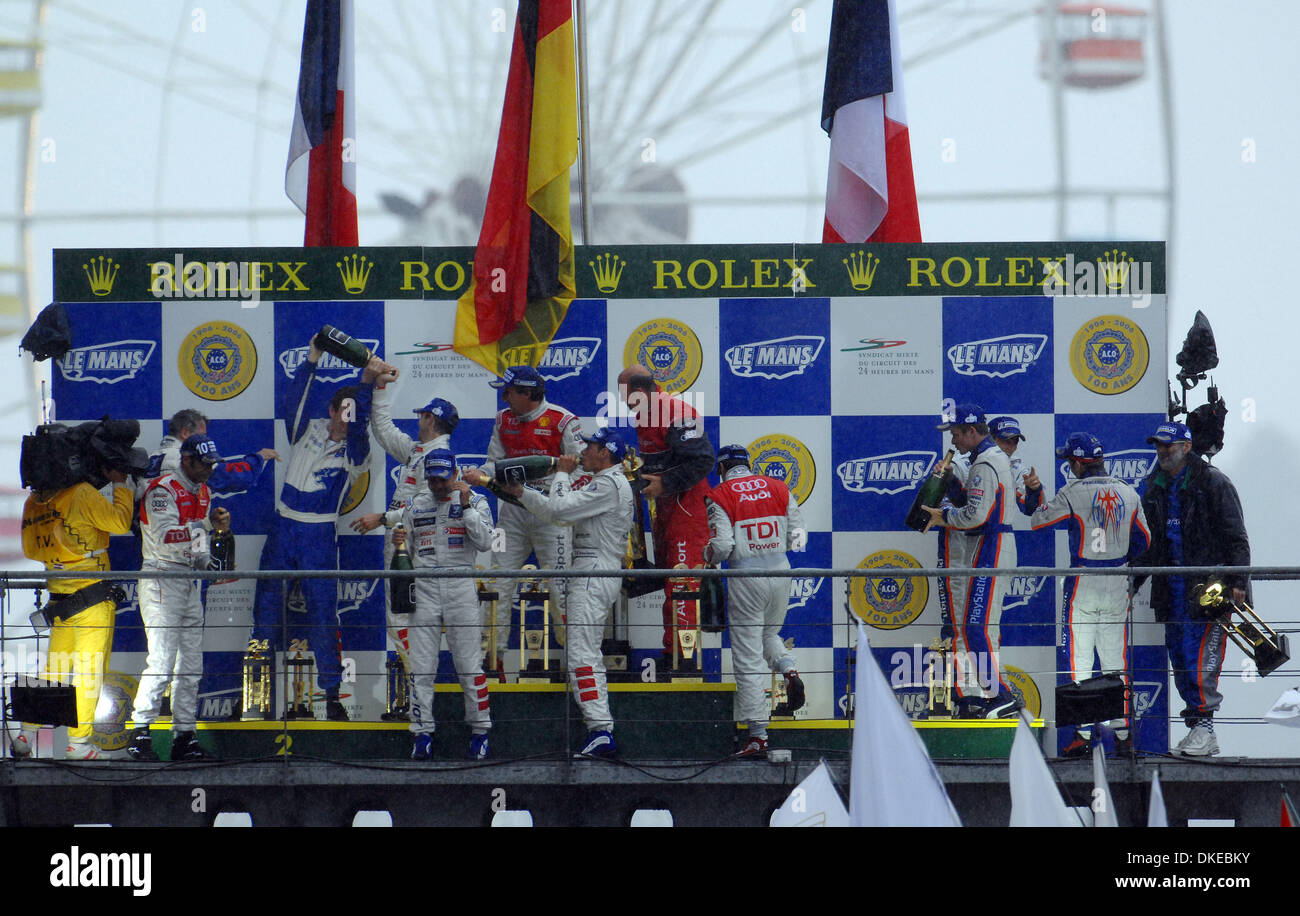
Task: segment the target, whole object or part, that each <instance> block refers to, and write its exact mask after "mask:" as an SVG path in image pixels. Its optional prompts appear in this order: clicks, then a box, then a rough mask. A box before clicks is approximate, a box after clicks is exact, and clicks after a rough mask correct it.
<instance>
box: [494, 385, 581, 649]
mask: <svg viewBox="0 0 1300 916" xmlns="http://www.w3.org/2000/svg"><path fill="white" fill-rule="evenodd" d="M488 384H489V385H491V386H492V387H493V388H497V389H499V390H500V391H501V397H502V398H503V399H504V400H505V402H506V408H505V409H504V410H502V411H500V412H499V413H498V414H497V419H496V425H495V426H494V427H493V428H492V441H491V442H490V443H488V449H487V461H486V462H485V463H484V465H483V467H482V468H481V470H482V472H483V473H484V474H485V475H486V477H478V476H477V475H474V474H471V476H470V478H469V479H470V481H471V482H472V483H474V484H476V485H479V486H486V485H487V482H488V478H490V477H491V476H492V474H493V472H494V470H495V468H496V462H498V461H500V460H501V459H503V458H521V457H523V456H524V455H549V456H551V457H553V458H558V457H559V456H561V455H572V456H574V457H576V456H577V455H578V453H579V452H581V451H582V428H581V424H580V423H579V422H578V418H577V417H575V416H574V415H573V414H572V413H570V412H569V411H567V410H565V409H564V408H563V407H559V406H557V405H555V404H552V403H551V402H549V401H547V400H546V380H545V379H543V378H542V376H541V373H539V372H538V371H537V370H536V369H534V368H533V367H532V366H510V367H509V368H507V369H506V371H505V375H503V376H502V377H501V378H499V379H496V380H494V381H491V382H489V383H488ZM551 480H552V478H550V477H546V478H542V479H539V480H534V481H531V482H530V484H529V486H530V487H536V488H537V491H538V492H539V493H545V492H546V491H547V490H548V489H549V488H550V485H551ZM497 525H498V526H499V527H500V528H501V531H502V539H501V546H503V547H504V548H505V549H504V550H500V551H496V552H494V553H493V554H492V566H493V568H496V569H521V568H523V565H524V561H525V560H527V559H528V554H529V553H536V554H537V565H538V567H540V568H541V569H565V568H567V567H568V566H569V565H570V553H571V551H572V544H571V542H570V541H571V535H572V532H571V531H570V529H569V528H568V527H566V526H564V525H555V524H552V523H550V522H547V521H544V520H542V519H540V518H538V517H537V516H535V515H533V514H531V513H529V512H528V511H527V510H525V509H523V508H521V507H519V506H515V505H511V504H510V503H509V502H505V501H503V502H502V504H501V505H500V506H499V507H498V510H497ZM568 582H569V580H567V579H556V580H554V581H553V582H551V587H550V591H551V629H552V631H553V632H554V633H555V640H556V642H558V643H559V644H560V645H564V642H565V633H564V629H565V628H564V620H565V591H566V590H567V588H568ZM516 585H518V580H517V579H498V580H497V581H496V582H495V583H494V586H493V587H494V590H495V591H496V593H497V595H498V596H499V597H498V598H497V601H496V604H495V614H496V623H497V651H498V652H504V651H505V645H506V637H507V636H508V635H509V630H510V607H511V604H512V596H513V595H514V591H515V586H516ZM492 607H493V605H489V608H492ZM489 613H491V611H489ZM492 623H493V621H491V620H487V621H485V623H484V631H483V648H484V650H485V651H486V649H487V648H488V641H489V635H488V634H489V630H490V627H491V626H492Z"/></svg>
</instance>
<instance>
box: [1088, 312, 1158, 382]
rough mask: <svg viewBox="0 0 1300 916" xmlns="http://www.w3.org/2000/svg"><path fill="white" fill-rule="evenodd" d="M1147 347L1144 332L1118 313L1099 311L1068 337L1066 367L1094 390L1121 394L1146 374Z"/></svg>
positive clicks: (1147, 361)
mask: <svg viewBox="0 0 1300 916" xmlns="http://www.w3.org/2000/svg"><path fill="white" fill-rule="evenodd" d="M1149 362H1150V348H1149V347H1148V345H1147V338H1146V335H1145V334H1143V333H1142V329H1141V328H1140V327H1138V326H1137V324H1135V323H1134V322H1132V321H1130V320H1128V319H1127V318H1125V317H1124V316H1122V315H1099V316H1097V317H1096V318H1093V319H1092V320H1091V321H1089V322H1087V323H1086V324H1084V325H1083V327H1081V328H1079V330H1078V331H1076V332H1075V334H1074V339H1073V340H1072V341H1070V371H1071V372H1073V373H1074V377H1075V379H1077V380H1078V382H1079V384H1080V385H1082V386H1083V387H1084V388H1087V389H1088V390H1089V391H1092V392H1094V393H1096V394H1105V395H1111V394H1123V393H1124V392H1125V391H1128V390H1129V389H1130V388H1132V387H1133V386H1134V385H1136V384H1137V383H1138V382H1140V381H1142V376H1144V375H1146V372H1147V364H1148V363H1149Z"/></svg>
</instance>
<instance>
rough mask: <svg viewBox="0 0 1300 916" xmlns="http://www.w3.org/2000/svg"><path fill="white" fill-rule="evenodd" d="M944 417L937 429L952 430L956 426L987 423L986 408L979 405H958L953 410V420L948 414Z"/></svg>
mask: <svg viewBox="0 0 1300 916" xmlns="http://www.w3.org/2000/svg"><path fill="white" fill-rule="evenodd" d="M943 416H944V419H943V422H942V423H940V424H939V425H938V426H936V427H935V429H952V428H953V427H954V426H960V425H966V424H972V423H983V422H985V420H984V408H983V407H981V406H979V405H978V404H958V405H957V406H956V407H955V408H953V412H952V417H951V418H949V416H948V415H947V414H946V413H945V414H944V415H943Z"/></svg>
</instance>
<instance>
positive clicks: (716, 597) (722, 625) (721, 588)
mask: <svg viewBox="0 0 1300 916" xmlns="http://www.w3.org/2000/svg"><path fill="white" fill-rule="evenodd" d="M706 568H707V569H717V568H718V567H716V566H709V567H706ZM725 582H726V580H725V579H723V578H721V577H718V578H713V577H709V578H701V579H700V629H701V630H703V631H704V632H705V633H721V632H722V631H723V630H725V629H726V628H727V589H726V584H725Z"/></svg>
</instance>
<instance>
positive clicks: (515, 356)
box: [501, 337, 600, 382]
mask: <svg viewBox="0 0 1300 916" xmlns="http://www.w3.org/2000/svg"><path fill="white" fill-rule="evenodd" d="M599 352H600V338H599V337H562V338H558V339H556V340H552V341H551V342H550V344H549V345H548V346H547V347H546V349H545V351H544V352H543V353H542V355H541V357H540V358H537V350H536V348H535V347H513V348H511V349H509V350H506V351H505V352H503V353H502V354H501V362H502V363H503V364H504V365H507V366H533V367H534V368H535V369H536V370H537V371H538V372H539V373H541V376H542V378H544V379H546V380H547V381H548V382H558V381H560V379H566V378H572V377H573V376H575V375H579V374H581V373H582V370H583V369H586V368H587V367H588V366H590V365H591V364H592V362H594V361H595V359H596V354H597V353H599Z"/></svg>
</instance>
